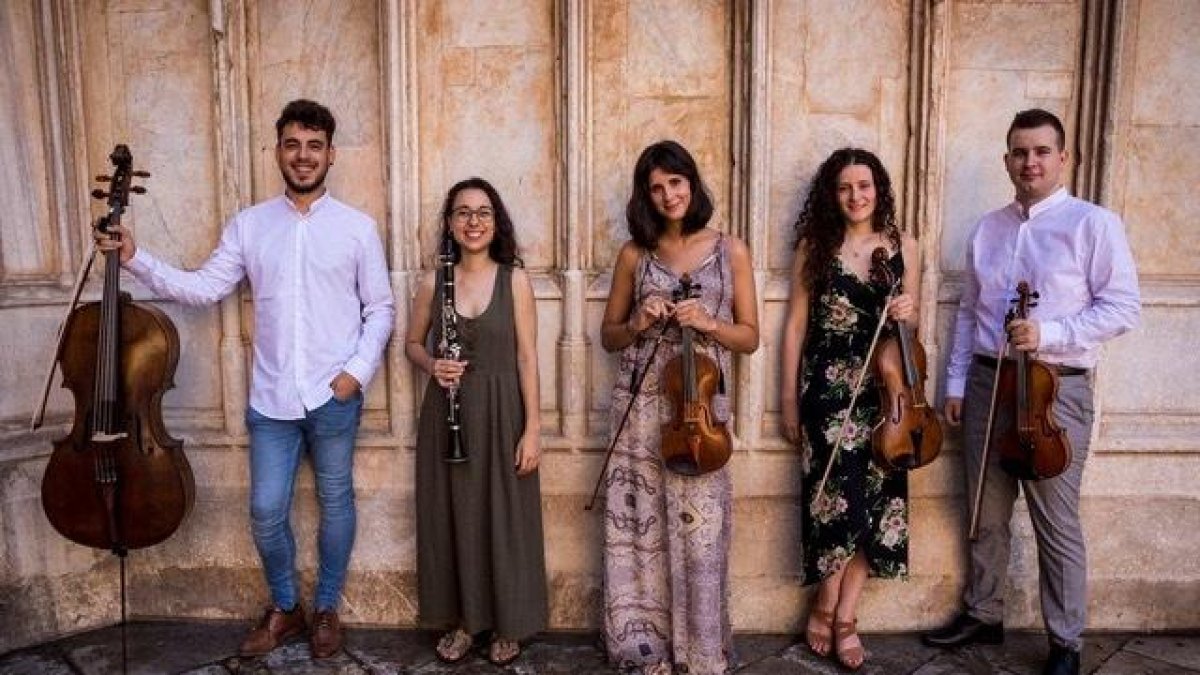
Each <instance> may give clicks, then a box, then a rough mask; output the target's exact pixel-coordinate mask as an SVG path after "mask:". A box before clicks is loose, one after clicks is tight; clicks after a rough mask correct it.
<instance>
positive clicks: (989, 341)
mask: <svg viewBox="0 0 1200 675" xmlns="http://www.w3.org/2000/svg"><path fill="white" fill-rule="evenodd" d="M1067 157H1068V155H1067V151H1066V147H1065V134H1064V131H1063V126H1062V123H1061V122H1060V121H1059V120H1058V118H1057V117H1055V116H1054V115H1053V114H1052V113H1049V112H1046V111H1045V110H1038V109H1034V110H1026V111H1023V112H1020V113H1018V114H1017V115H1016V117H1015V118H1014V119H1013V122H1012V125H1011V126H1010V127H1009V131H1008V152H1007V153H1005V155H1004V163H1005V166H1006V167H1007V169H1008V175H1009V178H1010V179H1012V183H1013V187H1015V188H1016V200H1015V201H1014V202H1013V203H1011V204H1009V205H1008V206H1006V207H1004V208H1002V209H999V210H997V211H993V212H991V213H989V214H987V215H985V216H984V217H983V218H982V219H981V220H980V221H979V223H978V225H977V226H976V228H975V231H974V232H973V234H972V235H971V238H970V240H969V242H968V245H967V265H966V268H965V271H964V284H963V291H962V298H961V300H960V301H959V306H958V314H957V316H956V320H955V326H954V344H953V348H952V350H951V353H950V360H949V365H948V367H947V376H946V406H945V413H946V420H947V421H948V422H949V423H950V424H951V425H952V426H958V425H959V424H960V423H961V424H962V426H963V459H964V462H963V463H964V467H965V469H966V475H967V486H968V496H969V497H971V498H973V497H974V495H975V490H976V487H977V482H978V479H979V467H980V462H981V459H982V457H983V450H984V448H983V444H984V438H985V435H986V427H987V420H988V408H989V405H990V404H991V392H992V384H993V381H994V378H995V376H996V363H997V361H996V357H997V355H998V354H999V353H1000V350H1001V347H1002V346H1004V345H1005V344H1006V343H1007V346H1006V347H1005V349H1006V350H1007V351H1008V353H1009V354H1011V353H1012V350H1017V351H1021V352H1026V353H1028V354H1030V355H1031V356H1034V357H1036V358H1038V359H1040V360H1042V361H1044V362H1046V363H1048V364H1050V367H1051V368H1052V369H1054V370H1055V371H1057V373H1058V375H1059V389H1058V394H1057V396H1056V398H1055V401H1054V414H1055V419H1056V421H1057V422H1058V424H1059V425H1060V426H1061V427H1062V428H1063V429H1064V430H1065V431H1066V434H1067V438H1068V439H1069V442H1070V445H1071V448H1072V450H1073V453H1072V460H1071V463H1070V465H1069V466H1068V467H1067V468H1066V470H1065V471H1064V472H1063V473H1061V474H1059V475H1057V476H1054V477H1049V478H1043V479H1041V480H1019V479H1018V478H1014V477H1013V476H1011V475H1009V474H1008V473H1006V472H1005V471H1004V470H1001V467H1000V465H999V462H998V453H997V452H996V450H995V448H993V450H992V452H991V453H990V454H989V456H988V462H989V466H988V471H987V476H986V478H985V483H984V488H983V494H982V503H981V506H980V513H979V528H978V538H977V540H976V541H974V542H971V544H970V556H971V569H970V574H969V576H968V578H967V586H966V589H965V590H964V592H963V604H964V605H965V608H964V611H963V612H962V613H961V614H959V616H957V617H956V618H955V619H954V620H953V621H952V622H951V623H950V624H949V625H947V626H945V627H943V628H941V629H938V630H935V631H932V632H930V633H926V634H925V635H924V636H923V639H924V642H925V643H926V644H928V645H933V646H940V647H955V646H959V645H965V644H970V643H973V642H979V643H988V644H998V643H1000V642H1002V641H1003V640H1004V625H1003V618H1004V591H1005V583H1006V581H1007V570H1008V560H1009V545H1010V531H1009V521H1010V519H1011V516H1012V511H1013V504H1014V502H1015V500H1016V497H1017V487H1018V485H1020V487H1021V490H1022V492H1024V494H1025V501H1026V503H1027V505H1028V507H1029V515H1030V520H1031V521H1032V523H1033V531H1034V534H1035V535H1036V539H1037V546H1038V574H1039V584H1040V590H1041V603H1042V616H1043V619H1044V621H1045V625H1046V632H1047V633H1048V637H1049V640H1050V653H1049V656H1048V658H1047V660H1046V664H1045V667H1044V669H1043V671H1042V672H1043V673H1044V674H1045V675H1065V674H1074V673H1078V672H1079V667H1080V666H1079V660H1080V659H1079V656H1080V650H1081V649H1082V646H1083V642H1082V639H1081V635H1082V633H1083V629H1084V627H1085V625H1086V619H1087V617H1086V609H1087V560H1086V551H1085V548H1084V541H1083V530H1082V527H1081V526H1080V521H1079V488H1080V483H1081V480H1082V476H1083V466H1084V462H1085V460H1086V459H1087V454H1088V442H1089V439H1090V437H1091V429H1092V422H1093V409H1092V381H1093V378H1092V369H1093V368H1094V367H1095V365H1096V362H1097V361H1098V360H1099V350H1100V345H1101V344H1102V343H1103V342H1104V341H1106V340H1109V339H1111V338H1113V337H1116V336H1117V335H1120V334H1122V333H1124V332H1126V331H1128V330H1130V329H1131V328H1133V327H1134V326H1135V325H1136V324H1137V321H1138V315H1139V313H1140V301H1139V295H1138V280H1137V270H1136V268H1135V266H1134V262H1133V256H1132V254H1131V252H1130V250H1129V244H1128V243H1127V241H1126V239H1125V232H1124V228H1123V226H1122V224H1121V219H1120V218H1119V217H1118V216H1117V215H1116V214H1115V213H1113V212H1111V211H1108V210H1107V209H1104V208H1101V207H1099V206H1096V205H1094V204H1090V203H1088V202H1085V201H1083V200H1080V199H1076V198H1074V197H1072V196H1071V195H1070V194H1068V193H1067V191H1066V189H1065V188H1064V187H1063V186H1062V172H1063V168H1064V167H1065V165H1066V162H1067ZM1020 281H1026V282H1028V284H1029V287H1030V289H1031V290H1032V291H1034V292H1037V293H1038V299H1037V303H1036V305H1035V306H1033V307H1032V309H1031V310H1030V312H1029V316H1028V318H1027V319H1016V320H1013V321H1011V322H1009V323H1008V324H1007V326H1006V325H1005V314H1006V312H1007V310H1008V309H1009V307H1010V306H1011V301H1012V299H1013V298H1014V297H1015V296H1016V287H1017V284H1018V282H1020ZM1011 415H1012V411H1011V410H1002V409H998V410H997V411H996V420H995V424H994V425H993V426H994V428H1004V425H1005V423H1006V421H1008V420H1011V419H1012V418H1011ZM993 436H995V432H993ZM993 442H994V438H993Z"/></svg>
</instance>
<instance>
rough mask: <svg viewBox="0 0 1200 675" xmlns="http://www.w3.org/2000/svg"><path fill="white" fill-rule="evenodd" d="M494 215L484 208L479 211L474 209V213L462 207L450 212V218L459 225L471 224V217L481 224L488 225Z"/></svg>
mask: <svg viewBox="0 0 1200 675" xmlns="http://www.w3.org/2000/svg"><path fill="white" fill-rule="evenodd" d="M495 215H496V214H495V212H493V211H492V210H491V209H489V208H487V207H486V206H485V207H483V208H480V209H475V210H474V211H472V210H471V209H468V208H467V207H465V206H464V207H462V208H458V209H454V210H453V211H451V212H450V216H451V217H453V218H454V220H455V221H457V222H459V223H469V222H471V218H472V217H475V218H478V219H479V222H481V223H490V222H492V218H494V217H495Z"/></svg>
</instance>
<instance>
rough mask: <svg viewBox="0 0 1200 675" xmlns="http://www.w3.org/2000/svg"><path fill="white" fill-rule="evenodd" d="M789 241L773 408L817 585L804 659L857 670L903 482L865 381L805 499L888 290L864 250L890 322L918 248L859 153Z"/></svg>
mask: <svg viewBox="0 0 1200 675" xmlns="http://www.w3.org/2000/svg"><path fill="white" fill-rule="evenodd" d="M796 233H797V244H796V256H795V262H794V263H793V265H792V284H791V297H790V299H789V303H788V315H787V319H786V322H785V324H784V338H783V373H782V377H781V378H780V379H781V382H780V385H781V392H780V399H781V401H780V404H781V408H782V414H783V433H784V436H785V437H786V438H787V439H788V440H789V441H791V442H793V443H803V445H804V455H805V461H804V467H805V469H804V470H805V480H804V488H803V490H802V491H801V493H802V499H803V504H802V509H803V518H802V530H803V531H802V539H803V546H804V583H805V584H806V585H808V584H813V583H817V584H819V585H818V587H817V592H816V597H815V599H813V601H812V602H811V604H810V610H809V614H808V621H807V625H806V627H805V639H806V641H807V642H808V645H809V648H811V649H812V650H813V652H815V653H817V654H819V655H821V656H826V655H828V654H829V653H830V651H831V649H832V651H834V652H835V654H836V656H837V659H838V661H840V662H841V663H842V664H843V665H845V666H846V667H848V668H851V669H857V668H859V667H861V666H862V664H863V661H864V659H865V658H866V653H865V650H864V649H863V646H862V641H861V640H860V639H859V637H858V634H857V630H856V624H857V607H858V600H859V597H860V596H861V594H862V589H863V585H864V584H865V582H866V579H867V577H868V576H876V577H885V578H893V577H901V578H903V577H906V576H907V574H908V565H907V564H908V483H907V477H906V475H905V474H904V473H903V472H894V473H892V472H888V471H886V470H884V469H881V468H880V467H878V466H876V465H875V463H874V462H873V461H872V459H871V430H872V428H873V427H874V425H875V423H876V422H877V420H878V417H879V400H878V396H877V394H876V393H875V391H876V390H875V385H874V383H873V382H872V379H871V377H870V375H869V374H868V376H867V379H866V380H865V381H864V384H863V387H862V390H861V393H860V394H859V397H858V400H857V402H856V403H855V407H854V410H853V413H852V416H851V418H850V420H849V423H848V425H847V427H846V431H845V435H844V438H843V439H842V446H841V449H840V450H839V451H838V456H837V458H836V459H835V460H834V464H833V466H832V468H831V470H830V474H829V479H828V482H827V483H826V484H825V488H824V490H823V491H822V494H821V495H820V497H819V498H818V499H816V500H815V502H814V497H815V496H816V495H815V494H814V493H815V492H816V488H817V487H818V484H819V483H820V480H821V477H822V476H823V475H824V473H825V469H826V467H827V466H828V465H829V462H830V458H831V455H832V451H833V446H834V444H835V443H836V441H837V438H838V435H839V432H840V431H841V427H842V423H843V420H844V419H845V415H846V409H847V407H848V405H849V403H850V398H851V395H852V391H853V388H854V385H855V384H856V382H857V380H858V374H859V372H861V370H862V368H863V367H864V365H865V364H866V357H867V350H868V348H869V346H870V343H871V338H872V337H873V336H874V333H875V327H876V325H877V323H878V321H879V315H880V312H881V311H882V310H883V308H884V306H885V303H887V296H888V290H889V289H887V288H881V287H879V286H877V285H875V284H872V283H870V281H868V279H869V277H870V266H871V257H872V252H873V251H874V250H875V249H876V248H879V247H883V248H884V249H886V250H887V251H888V252H889V254H890V255H891V258H890V260H889V262H888V264H889V265H890V266H891V268H892V271H893V272H894V273H895V274H896V276H897V278H900V279H902V284H901V289H900V290H901V292H900V294H899V295H898V296H896V297H895V298H894V299H893V300H892V301H891V302H890V304H887V305H886V306H887V311H888V312H889V314H890V315H891V317H892V318H894V319H897V320H910V319H913V318H915V317H916V316H917V295H918V290H919V289H918V284H919V283H920V276H919V271H920V267H921V265H920V259H919V257H918V256H919V252H918V250H917V243H916V240H915V239H914V238H913V237H912V236H910V235H908V234H907V233H902V232H901V231H900V229H899V227H898V226H897V223H896V209H895V197H894V195H893V193H892V186H891V179H890V178H889V177H888V174H887V171H886V170H885V169H884V168H883V164H882V163H880V161H879V158H878V157H876V156H875V155H874V154H872V153H870V152H867V151H866V150H859V149H854V148H843V149H841V150H838V151H836V152H834V153H833V154H832V155H830V157H829V158H828V159H826V160H825V162H824V163H823V164H822V165H821V167H820V168H819V169H818V170H817V175H816V176H815V177H814V178H813V182H812V187H811V189H810V190H809V193H808V198H807V199H806V200H805V203H804V209H803V211H802V212H801V213H800V217H799V219H798V220H797V222H796ZM802 355H803V360H802V359H801V356H802ZM801 420H803V427H801ZM802 428H803V434H801V429H802Z"/></svg>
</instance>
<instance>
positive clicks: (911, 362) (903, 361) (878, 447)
mask: <svg viewBox="0 0 1200 675" xmlns="http://www.w3.org/2000/svg"><path fill="white" fill-rule="evenodd" d="M888 258H889V256H888V252H887V249H885V248H883V247H882V246H881V247H879V248H877V249H875V251H874V252H873V253H872V254H871V278H872V281H874V282H875V283H876V284H878V285H881V286H886V287H888V288H890V289H891V291H890V292H889V294H888V297H889V298H893V297H895V295H896V293H897V292H898V291H899V288H900V280H899V279H898V278H897V277H896V274H895V273H894V272H893V271H892V268H891V266H890V265H888ZM885 311H886V307H885ZM891 323H892V332H891V334H889V335H886V336H885V337H883V338H882V339H881V340H880V342H879V345H878V347H877V348H876V349H875V352H874V354H873V357H872V359H871V370H872V371H873V372H874V373H875V384H876V386H877V387H878V388H879V401H880V420H879V423H878V424H876V425H875V428H874V430H873V431H872V433H871V450H872V454H873V456H874V459H875V463H876V464H877V465H879V466H880V467H882V468H886V469H891V470H893V471H911V470H912V469H919V468H920V467H923V466H925V465H926V464H929V463H930V462H932V461H933V460H934V459H937V456H938V452H940V451H941V448H942V426H941V424H940V423H939V422H938V419H937V415H936V414H934V411H933V409H932V408H931V407H930V406H929V404H928V403H927V402H926V400H925V374H926V370H925V365H926V363H925V347H924V346H923V345H922V344H921V343H920V341H919V340H917V338H916V337H915V336H914V335H913V334H912V332H911V329H910V328H909V326H908V324H907V322H905V321H895V320H892V321H891Z"/></svg>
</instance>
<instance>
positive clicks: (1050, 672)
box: [1042, 645, 1079, 675]
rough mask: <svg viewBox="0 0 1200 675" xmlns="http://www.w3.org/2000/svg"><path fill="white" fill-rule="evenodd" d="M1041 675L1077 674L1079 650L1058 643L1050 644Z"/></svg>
mask: <svg viewBox="0 0 1200 675" xmlns="http://www.w3.org/2000/svg"><path fill="white" fill-rule="evenodd" d="M1042 675H1079V652H1077V651H1075V650H1074V649H1068V648H1067V647H1059V646H1058V645H1053V646H1051V647H1050V655H1049V656H1048V657H1046V666H1045V667H1044V668H1042Z"/></svg>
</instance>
